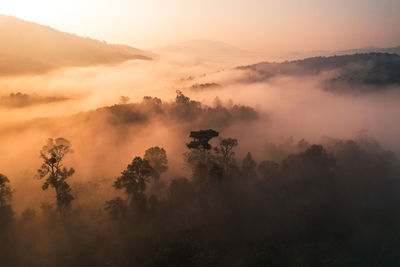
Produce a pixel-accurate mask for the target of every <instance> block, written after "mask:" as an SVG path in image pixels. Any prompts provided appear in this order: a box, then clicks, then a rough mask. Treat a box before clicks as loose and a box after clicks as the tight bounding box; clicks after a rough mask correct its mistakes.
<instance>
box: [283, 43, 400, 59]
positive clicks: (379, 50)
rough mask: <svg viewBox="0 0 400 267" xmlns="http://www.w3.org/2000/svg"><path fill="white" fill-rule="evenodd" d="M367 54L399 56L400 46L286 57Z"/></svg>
mask: <svg viewBox="0 0 400 267" xmlns="http://www.w3.org/2000/svg"><path fill="white" fill-rule="evenodd" d="M367 53H389V54H397V55H400V46H396V47H389V48H382V47H377V46H367V47H361V48H353V49H346V50H339V51H325V50H318V51H309V52H294V53H290V54H288V55H287V56H288V57H289V58H292V59H305V58H309V57H321V56H325V57H328V56H344V55H353V54H367Z"/></svg>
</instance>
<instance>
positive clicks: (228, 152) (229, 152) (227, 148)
mask: <svg viewBox="0 0 400 267" xmlns="http://www.w3.org/2000/svg"><path fill="white" fill-rule="evenodd" d="M237 145H238V141H237V139H233V138H225V139H222V140H221V142H220V143H219V147H216V148H215V152H216V153H217V154H219V155H220V156H219V159H220V161H221V163H222V165H223V167H224V171H225V173H227V172H228V170H229V168H230V167H231V166H232V165H233V164H234V155H235V152H234V151H233V149H234V148H235V147H236V146H237Z"/></svg>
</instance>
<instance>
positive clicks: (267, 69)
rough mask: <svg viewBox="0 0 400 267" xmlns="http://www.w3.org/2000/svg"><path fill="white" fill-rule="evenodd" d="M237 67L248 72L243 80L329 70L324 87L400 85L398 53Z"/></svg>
mask: <svg viewBox="0 0 400 267" xmlns="http://www.w3.org/2000/svg"><path fill="white" fill-rule="evenodd" d="M238 69H242V70H248V71H250V72H249V75H248V76H247V78H246V81H247V82H262V81H266V80H268V79H270V78H272V77H275V76H278V75H284V76H302V75H318V74H321V73H322V72H329V71H332V72H334V76H333V77H330V78H329V79H328V80H326V83H325V86H326V88H329V89H332V90H334V88H335V87H334V85H338V83H340V84H343V83H347V84H350V85H368V86H372V87H374V89H375V90H376V89H383V88H386V87H388V86H391V85H400V55H397V54H389V53H368V54H354V55H343V56H330V57H312V58H306V59H302V60H294V61H285V62H282V63H270V62H261V63H258V64H253V65H249V66H243V67H238ZM354 88H355V87H354Z"/></svg>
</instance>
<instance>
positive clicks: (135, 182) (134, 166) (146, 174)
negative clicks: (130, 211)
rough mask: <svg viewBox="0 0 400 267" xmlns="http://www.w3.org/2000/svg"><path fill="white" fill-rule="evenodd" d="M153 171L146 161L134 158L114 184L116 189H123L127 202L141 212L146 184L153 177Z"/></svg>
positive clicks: (144, 200)
mask: <svg viewBox="0 0 400 267" xmlns="http://www.w3.org/2000/svg"><path fill="white" fill-rule="evenodd" d="M153 174H154V170H153V168H152V167H151V166H150V163H149V161H148V160H145V159H142V158H141V157H135V158H134V159H133V161H132V163H131V164H129V165H128V166H127V168H126V170H124V171H123V172H122V173H121V176H120V177H118V178H117V180H116V181H115V182H114V185H113V186H114V187H115V188H116V189H124V190H125V193H126V195H127V196H128V199H127V202H128V204H130V205H133V207H136V208H138V209H139V210H141V211H143V210H144V209H145V208H146V201H147V197H146V195H145V190H146V183H147V182H149V180H150V178H151V177H153Z"/></svg>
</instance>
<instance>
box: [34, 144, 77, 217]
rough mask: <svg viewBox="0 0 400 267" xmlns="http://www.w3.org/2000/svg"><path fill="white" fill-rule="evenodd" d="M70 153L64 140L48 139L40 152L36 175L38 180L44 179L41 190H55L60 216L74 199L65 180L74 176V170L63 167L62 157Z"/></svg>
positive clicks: (68, 146)
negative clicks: (39, 164) (40, 160)
mask: <svg viewBox="0 0 400 267" xmlns="http://www.w3.org/2000/svg"><path fill="white" fill-rule="evenodd" d="M70 152H71V143H70V142H69V141H68V140H67V139H64V138H57V139H56V140H53V139H52V138H50V139H48V141H47V144H46V145H45V146H43V148H42V150H41V151H40V156H41V158H42V159H43V164H42V166H41V167H40V169H39V170H38V174H39V178H40V179H42V178H46V181H45V182H44V184H43V186H42V189H43V190H47V189H48V188H49V186H51V187H53V188H54V189H55V191H56V198H57V208H58V211H59V213H60V215H61V216H63V215H64V213H65V211H66V210H67V208H69V207H70V205H71V201H72V200H73V199H74V197H73V196H72V195H71V188H70V186H69V184H68V183H67V181H66V180H67V179H68V178H69V177H71V176H72V175H73V174H74V172H75V170H74V169H73V168H69V169H68V168H66V167H64V165H63V159H64V157H65V156H66V155H67V154H68V153H70Z"/></svg>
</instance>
